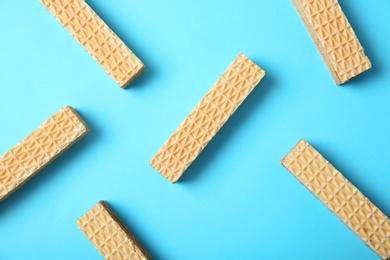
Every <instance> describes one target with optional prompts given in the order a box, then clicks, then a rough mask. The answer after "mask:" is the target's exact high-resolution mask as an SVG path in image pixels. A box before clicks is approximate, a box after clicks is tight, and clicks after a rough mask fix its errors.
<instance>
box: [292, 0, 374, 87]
mask: <svg viewBox="0 0 390 260" xmlns="http://www.w3.org/2000/svg"><path fill="white" fill-rule="evenodd" d="M292 2H293V4H294V6H295V8H296V10H297V12H298V14H299V16H300V17H301V19H302V21H303V23H304V24H305V26H306V29H307V30H308V32H309V34H310V36H311V38H312V40H313V41H314V43H315V45H316V46H317V49H318V51H319V53H320V54H321V56H322V59H323V60H324V62H325V64H326V66H328V69H329V71H330V73H331V74H332V77H333V79H334V81H335V82H336V84H337V85H340V84H343V83H345V82H347V81H348V80H350V79H351V78H353V77H355V76H357V75H359V74H360V73H362V72H364V71H366V70H368V69H370V68H371V63H370V60H369V59H368V58H367V56H366V55H365V54H364V50H363V48H362V46H361V45H360V42H359V40H358V39H357V37H356V35H355V32H354V31H353V29H352V27H351V25H350V24H349V22H348V20H347V18H346V17H345V15H344V13H343V11H342V10H341V7H340V5H339V3H338V1H337V0H292Z"/></svg>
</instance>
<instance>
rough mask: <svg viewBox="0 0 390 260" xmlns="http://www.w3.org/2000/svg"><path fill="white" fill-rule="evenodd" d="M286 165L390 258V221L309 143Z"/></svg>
mask: <svg viewBox="0 0 390 260" xmlns="http://www.w3.org/2000/svg"><path fill="white" fill-rule="evenodd" d="M281 163H282V165H283V166H284V167H285V168H286V169H287V170H288V171H290V172H291V173H292V174H293V175H294V176H295V177H296V178H297V179H298V180H299V181H300V182H301V183H302V184H303V185H304V186H305V187H306V188H307V189H308V190H309V191H311V192H312V193H313V194H314V195H315V196H316V197H317V198H318V199H319V200H320V201H321V202H322V203H324V204H325V205H326V206H327V207H328V208H329V209H330V210H331V211H332V212H333V213H334V214H335V215H336V216H337V217H338V218H339V219H340V220H341V221H342V222H343V223H344V224H345V225H346V226H347V227H349V228H350V229H351V230H352V231H353V232H354V233H355V234H356V235H357V236H358V237H360V239H361V240H362V241H363V242H364V243H366V245H367V246H368V247H370V248H371V249H372V250H373V251H374V252H375V253H376V254H377V255H378V256H380V257H381V258H382V259H387V258H389V259H390V220H389V219H388V218H387V217H386V215H385V214H383V213H382V212H381V211H380V210H379V209H378V208H377V207H375V205H374V204H372V202H371V201H369V200H368V199H367V198H366V197H365V196H364V195H363V194H362V193H361V192H360V191H359V190H358V189H357V188H356V187H355V186H353V185H352V184H351V183H350V182H349V181H348V180H347V179H346V178H345V177H344V176H343V175H342V174H341V173H340V172H338V171H337V170H336V169H335V168H334V167H333V166H332V165H331V164H330V163H329V162H328V161H327V160H326V159H325V158H324V157H322V155H321V154H319V153H318V152H317V151H316V150H315V149H314V148H313V147H311V146H310V144H308V143H307V142H306V141H305V140H300V141H299V142H298V143H297V144H296V145H295V147H294V148H293V149H292V150H291V151H290V152H289V153H288V154H287V155H286V156H285V157H284V158H283V159H282V161H281Z"/></svg>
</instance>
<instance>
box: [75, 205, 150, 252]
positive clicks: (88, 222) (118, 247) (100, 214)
mask: <svg viewBox="0 0 390 260" xmlns="http://www.w3.org/2000/svg"><path fill="white" fill-rule="evenodd" d="M76 225H77V227H78V228H79V229H80V230H81V231H82V232H83V233H84V235H85V236H86V237H87V238H88V240H89V241H91V243H92V244H93V245H94V247H95V248H96V249H97V250H98V251H99V253H100V254H101V255H102V256H103V257H104V259H110V260H116V259H121V260H146V259H152V258H151V257H150V255H149V254H148V253H147V252H146V250H145V249H144V248H143V247H142V246H141V245H140V243H139V242H138V241H137V240H136V238H135V237H134V236H133V235H132V234H131V233H130V231H129V230H128V229H127V228H126V227H125V226H124V225H123V224H122V223H121V222H120V220H119V218H118V217H117V216H116V215H115V213H114V212H113V211H112V210H111V208H110V207H109V206H108V204H107V203H106V202H104V201H100V202H99V203H97V204H96V205H95V206H94V207H92V208H91V209H90V210H89V211H88V212H87V213H85V214H84V215H83V216H82V217H81V218H79V219H78V220H77V221H76Z"/></svg>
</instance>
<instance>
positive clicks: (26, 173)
mask: <svg viewBox="0 0 390 260" xmlns="http://www.w3.org/2000/svg"><path fill="white" fill-rule="evenodd" d="M88 131H89V129H88V127H87V126H86V124H85V123H84V122H83V120H82V119H81V117H80V116H79V115H78V114H77V112H76V111H75V110H74V109H73V108H71V107H69V106H65V107H63V108H61V110H60V111H58V112H57V113H55V114H54V115H53V116H51V117H50V118H49V119H48V120H47V121H46V122H44V123H43V124H42V125H40V126H39V127H38V128H37V129H36V130H34V131H33V132H32V133H30V134H29V135H28V136H26V137H25V138H24V139H23V140H21V141H20V142H19V143H17V144H16V145H15V146H14V147H13V148H11V149H10V150H9V151H8V152H6V153H5V154H3V155H2V156H1V157H0V201H1V200H3V199H5V198H6V197H8V196H9V195H10V194H11V193H13V192H14V191H15V190H16V189H18V188H19V187H20V186H21V185H22V184H24V183H25V182H26V181H27V180H29V179H30V178H32V177H33V176H34V175H36V174H37V173H38V172H39V171H40V170H42V169H43V168H44V167H45V166H46V165H47V164H49V163H50V162H51V161H53V160H54V159H55V158H57V157H58V156H59V155H60V154H61V153H63V152H64V151H65V150H66V149H68V148H69V147H70V146H72V145H73V144H74V143H75V142H77V141H78V140H79V139H80V138H81V137H83V136H84V135H86V134H87V133H88Z"/></svg>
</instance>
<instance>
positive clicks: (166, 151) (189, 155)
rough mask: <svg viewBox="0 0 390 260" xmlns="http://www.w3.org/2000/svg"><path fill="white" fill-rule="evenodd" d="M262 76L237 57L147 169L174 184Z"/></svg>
mask: <svg viewBox="0 0 390 260" xmlns="http://www.w3.org/2000/svg"><path fill="white" fill-rule="evenodd" d="M264 75H265V73H264V71H263V70H262V69H261V68H260V67H259V66H257V65H256V64H255V63H253V62H252V61H251V60H250V59H248V58H247V57H246V56H245V55H244V54H242V53H240V54H239V55H238V56H237V57H236V59H235V60H234V61H233V63H232V64H231V65H230V66H229V67H228V68H227V70H226V71H225V72H224V73H223V74H222V76H221V77H220V78H219V79H218V81H217V82H216V83H215V84H214V85H213V86H212V87H211V89H210V90H209V91H208V92H207V93H206V95H205V96H204V97H203V98H202V99H201V100H200V102H199V103H198V104H197V105H196V106H195V108H194V109H193V110H192V111H191V112H190V114H189V115H188V116H187V118H186V119H185V120H184V121H183V122H182V123H181V124H180V125H179V127H178V128H177V129H176V131H175V132H174V133H173V134H172V136H171V137H169V139H168V140H167V141H166V142H165V144H164V145H163V146H162V147H161V148H160V150H159V151H158V152H157V153H156V154H155V155H154V156H153V158H152V159H151V161H150V165H151V166H152V167H153V168H155V169H156V170H157V171H158V172H159V173H160V174H161V175H163V176H164V177H165V178H166V179H168V180H169V181H170V182H172V183H175V182H176V181H177V180H178V179H179V178H180V176H181V175H182V174H183V173H184V171H185V170H186V169H187V168H188V167H189V165H190V164H191V163H192V162H193V161H194V160H195V158H196V157H197V156H198V155H199V154H200V152H201V151H202V150H203V148H204V147H205V146H206V145H207V144H208V142H209V141H210V140H211V139H212V138H213V136H214V135H215V134H216V133H217V132H218V130H219V129H220V128H221V127H222V126H223V124H224V123H225V122H226V121H227V120H228V119H229V117H230V116H231V115H232V114H233V113H234V111H236V109H237V108H238V107H239V106H240V104H241V103H242V102H243V101H244V99H245V98H246V97H247V96H248V95H249V93H250V92H251V91H252V90H253V89H254V88H255V86H256V85H257V84H258V83H259V82H260V80H261V79H262V78H263V77H264Z"/></svg>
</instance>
